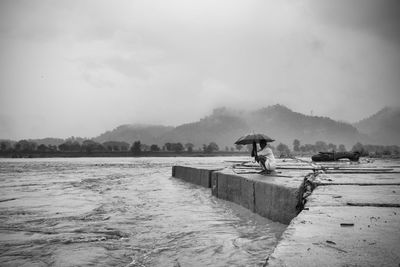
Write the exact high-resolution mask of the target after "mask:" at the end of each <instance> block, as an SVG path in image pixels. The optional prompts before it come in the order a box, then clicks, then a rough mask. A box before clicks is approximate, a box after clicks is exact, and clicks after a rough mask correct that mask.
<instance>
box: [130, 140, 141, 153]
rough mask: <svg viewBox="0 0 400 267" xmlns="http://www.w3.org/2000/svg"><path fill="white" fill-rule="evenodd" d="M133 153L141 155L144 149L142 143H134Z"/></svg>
mask: <svg viewBox="0 0 400 267" xmlns="http://www.w3.org/2000/svg"><path fill="white" fill-rule="evenodd" d="M131 151H132V152H133V153H134V154H139V153H141V152H142V147H141V143H140V141H135V142H134V143H133V145H132V147H131Z"/></svg>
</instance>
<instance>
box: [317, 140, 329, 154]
mask: <svg viewBox="0 0 400 267" xmlns="http://www.w3.org/2000/svg"><path fill="white" fill-rule="evenodd" d="M315 149H316V150H317V151H319V152H327V151H328V145H327V144H326V143H325V142H324V141H317V142H315Z"/></svg>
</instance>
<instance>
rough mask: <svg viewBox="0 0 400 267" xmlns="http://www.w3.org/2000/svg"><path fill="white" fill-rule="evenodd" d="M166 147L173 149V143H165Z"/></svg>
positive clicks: (168, 149) (169, 149)
mask: <svg viewBox="0 0 400 267" xmlns="http://www.w3.org/2000/svg"><path fill="white" fill-rule="evenodd" d="M164 146H165V149H167V151H172V144H171V143H165V145H164Z"/></svg>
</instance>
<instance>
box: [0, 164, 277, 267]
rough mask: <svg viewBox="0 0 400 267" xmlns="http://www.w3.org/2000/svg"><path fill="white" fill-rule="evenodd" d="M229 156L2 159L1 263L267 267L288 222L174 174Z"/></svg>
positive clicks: (9, 264)
mask: <svg viewBox="0 0 400 267" xmlns="http://www.w3.org/2000/svg"><path fill="white" fill-rule="evenodd" d="M229 159H230V160H232V158H229ZM224 160H226V158H225V159H224V158H78V159H76V158H73V159H70V158H67V159H0V265H1V266H48V265H53V266H85V265H92V266H93V265H94V266H182V267H183V266H258V265H260V264H262V262H263V260H264V258H265V257H267V256H268V255H269V254H270V253H271V251H272V249H273V248H274V246H275V245H276V243H277V239H278V238H279V237H280V235H281V234H282V232H283V230H284V229H285V225H283V224H280V223H275V222H272V221H269V220H267V219H265V218H262V217H260V216H258V215H256V214H253V213H251V212H249V211H247V210H246V209H244V208H242V207H239V206H237V205H235V204H232V203H229V202H226V201H223V200H220V199H217V198H215V197H213V196H212V195H211V192H210V189H207V188H202V187H199V186H196V185H192V184H189V183H186V182H184V181H182V180H179V179H176V178H172V177H171V166H172V165H174V164H194V163H195V164H207V163H210V162H215V161H218V162H223V161H224Z"/></svg>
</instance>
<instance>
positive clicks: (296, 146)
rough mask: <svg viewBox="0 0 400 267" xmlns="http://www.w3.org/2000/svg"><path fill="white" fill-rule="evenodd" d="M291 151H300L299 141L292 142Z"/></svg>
mask: <svg viewBox="0 0 400 267" xmlns="http://www.w3.org/2000/svg"><path fill="white" fill-rule="evenodd" d="M293 150H294V151H296V152H299V151H300V141H299V140H298V139H294V140H293Z"/></svg>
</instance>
